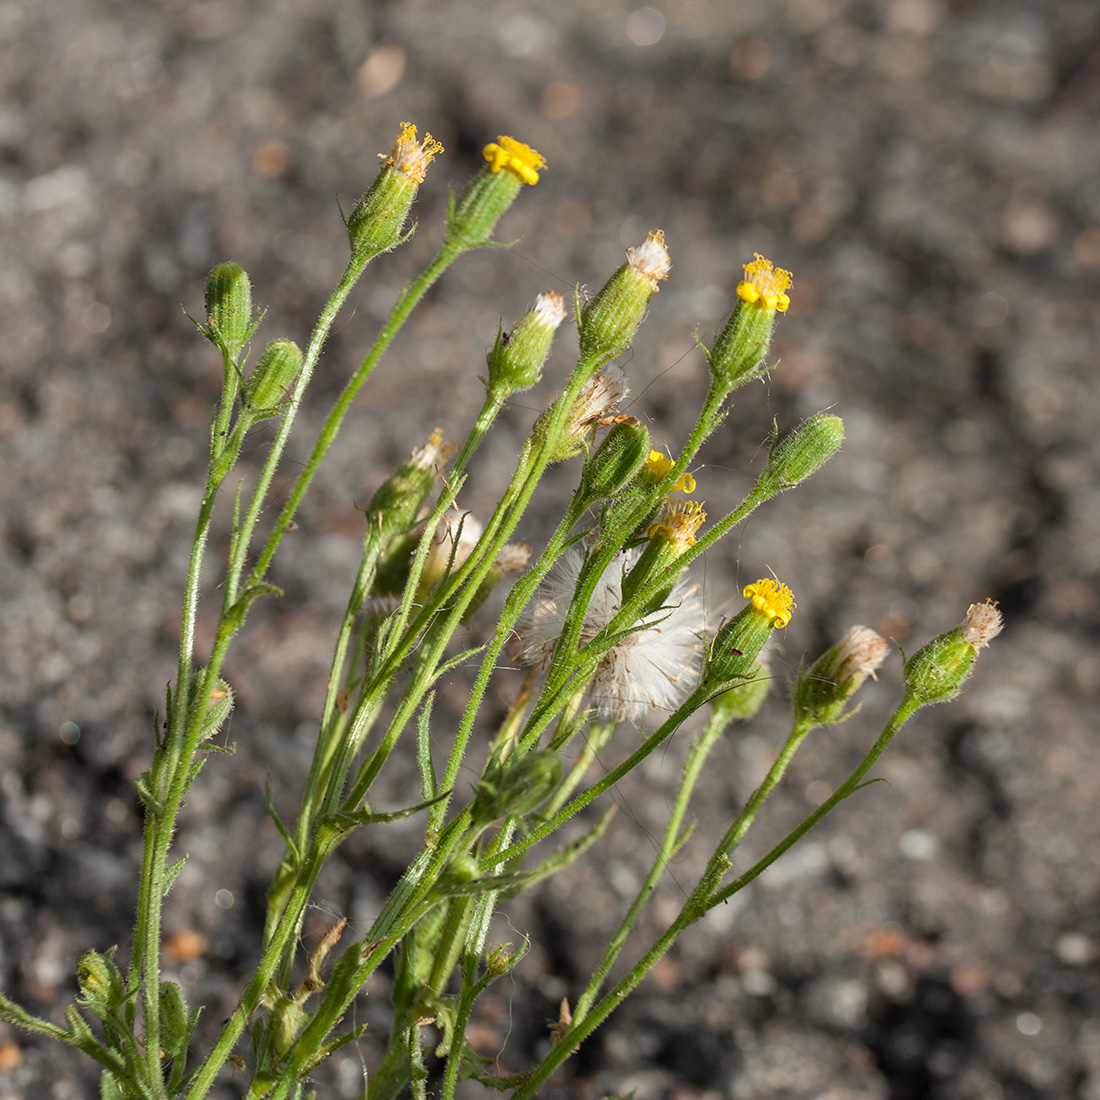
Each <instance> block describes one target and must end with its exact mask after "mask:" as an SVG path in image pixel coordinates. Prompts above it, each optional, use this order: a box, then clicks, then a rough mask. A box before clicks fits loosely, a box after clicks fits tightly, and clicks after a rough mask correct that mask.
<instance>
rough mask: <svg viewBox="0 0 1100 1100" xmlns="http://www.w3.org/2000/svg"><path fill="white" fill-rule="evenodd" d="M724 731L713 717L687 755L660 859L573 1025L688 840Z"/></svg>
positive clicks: (584, 1012) (595, 974) (722, 723)
mask: <svg viewBox="0 0 1100 1100" xmlns="http://www.w3.org/2000/svg"><path fill="white" fill-rule="evenodd" d="M725 728H726V723H725V721H723V720H720V719H718V718H714V717H712V718H711V720H710V722H708V723H707V726H706V728H705V729H704V730H703V732H702V733H701V734H700V735H699V736H698V737H696V738H695V740H694V741H693V743H692V746H691V750H690V752H689V753H688V758H687V762H686V763H685V765H684V776H683V780H682V781H681V783H680V789H679V790H678V791H677V792H676V801H675V803H674V805H673V807H672V813H671V814H670V815H669V819H668V825H667V826H666V828H665V835H664V838H663V839H662V841H661V846H660V848H659V849H658V851H657V857H656V859H654V861H653V866H652V867H651V868H650V870H649V874H648V875H647V876H646V879H645V882H643V883H642V886H641V888H640V889H639V890H638V893H637V896H636V897H635V898H634V901H633V903H632V904H631V906H630V908H629V909H628V910H627V913H626V916H624V917H623V919H622V922H621V923H620V924H619V927H618V930H617V931H616V932H615V935H614V936H613V937H612V939H611V943H610V944H608V947H607V950H606V951H605V952H604V955H603V958H602V959H601V960H600V962H599V965H598V966H597V967H596V969H595V971H594V972H593V974H592V978H591V980H590V981H589V983H588V986H587V988H586V989H585V991H584V993H583V994H581V997H580V998H579V1000H578V1001H577V1004H576V1006H575V1007H574V1009H573V1022H574V1023H578V1024H579V1023H580V1022H581V1021H583V1020H584V1018H585V1016H587V1015H588V1012H589V1010H590V1009H591V1007H592V1002H593V1001H594V1000H595V998H596V996H597V995H598V994H599V992H600V989H601V987H602V986H603V983H604V981H605V980H606V978H607V975H608V973H609V971H610V970H611V967H612V966H613V965H614V963H615V960H616V959H617V958H618V957H619V953H620V952H621V951H622V949H623V946H624V945H625V943H626V940H627V937H628V936H629V935H630V932H631V930H632V929H633V927H634V924H635V922H636V921H637V919H638V917H639V916H640V915H641V912H642V909H644V908H645V905H646V902H648V901H649V898H650V895H651V894H652V893H653V889H654V887H656V885H657V883H658V881H660V878H661V876H662V875H663V874H664V873H665V870H666V868H667V867H668V865H669V863H671V862H672V857H673V856H674V855H675V853H676V851H677V849H678V848H679V847H680V845H681V844H682V843H683V841H684V839H685V838H684V837H683V836H681V832H680V830H681V828H682V827H683V823H684V816H685V815H686V814H687V809H688V805H689V803H690V802H691V797H692V795H693V794H694V793H695V786H696V784H697V783H698V781H699V776H700V775H702V772H703V765H704V764H705V763H706V760H707V757H708V756H709V755H710V753H711V751H712V750H713V748H714V746H715V745H716V744H718V739H719V738H720V737H721V735H722V733H723V731H724V730H725Z"/></svg>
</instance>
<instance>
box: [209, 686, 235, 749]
mask: <svg viewBox="0 0 1100 1100" xmlns="http://www.w3.org/2000/svg"><path fill="white" fill-rule="evenodd" d="M232 710H233V689H232V688H231V687H230V686H229V685H228V684H227V683H226V682H225V681H224V680H219V681H218V684H217V687H215V688H214V689H213V690H212V691H211V692H210V699H209V701H208V703H207V707H206V714H205V716H204V717H203V720H202V739H203V740H204V741H209V740H210V738H211V737H213V736H214V735H215V734H216V733H217V732H218V730H220V729H221V728H222V726H223V725H224V724H225V720H226V719H227V718H228V717H229V715H230V712H231V711H232Z"/></svg>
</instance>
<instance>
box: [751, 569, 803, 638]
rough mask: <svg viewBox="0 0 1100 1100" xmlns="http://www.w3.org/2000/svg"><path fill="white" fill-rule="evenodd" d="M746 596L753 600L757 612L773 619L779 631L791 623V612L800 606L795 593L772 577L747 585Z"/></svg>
mask: <svg viewBox="0 0 1100 1100" xmlns="http://www.w3.org/2000/svg"><path fill="white" fill-rule="evenodd" d="M744 595H745V598H746V599H749V600H752V606H753V607H755V608H756V610H757V611H759V612H760V613H761V614H763V615H767V616H768V618H769V619H771V621H772V623H773V624H774V625H775V627H776V629H778V630H782V629H783V627H785V626H786V625H787V623H789V622H790V621H791V611H792V610H793V609H794V608H795V607H797V606H798V605H797V604H796V603H795V602H794V593H792V592H791V590H790V589H789V588H788V587H787V586H786V585H785V584H781V583H780V582H779V581H773V580H772V579H771V578H770V577H764V578H763V579H762V580H759V581H755V582H754V583H753V584H747V585H745V593H744Z"/></svg>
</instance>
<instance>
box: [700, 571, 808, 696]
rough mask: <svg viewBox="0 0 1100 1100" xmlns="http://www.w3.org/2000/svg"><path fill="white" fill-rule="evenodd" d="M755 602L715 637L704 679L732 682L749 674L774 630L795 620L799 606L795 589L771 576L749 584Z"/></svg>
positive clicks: (746, 587)
mask: <svg viewBox="0 0 1100 1100" xmlns="http://www.w3.org/2000/svg"><path fill="white" fill-rule="evenodd" d="M745 596H746V598H747V599H749V600H751V601H752V602H751V603H750V604H749V606H748V607H746V608H744V610H742V611H741V612H739V613H738V614H737V615H736V616H734V618H733V619H731V620H730V621H729V622H728V623H726V625H725V626H723V627H722V628H721V629H720V630H719V631H718V633H717V634H716V635H715V636H714V641H713V642H712V644H711V647H710V653H709V654H708V656H707V664H706V669H705V670H704V673H703V679H704V681H710V682H712V683H713V684H715V685H718V684H728V683H729V681H731V680H732V681H734V682H736V681H738V680H742V679H744V678H745V677H747V676H748V675H749V674H750V673H751V672H752V670H753V668H754V666H755V665H756V660H757V658H758V657H759V656H760V651H761V650H762V649H763V648H764V643H765V642H766V641H767V640H768V638H770V637H771V632H772V631H773V630H782V629H783V627H785V626H786V625H787V623H789V622H790V621H791V611H792V609H793V608H794V607H796V606H797V605H796V604H795V602H794V596H793V595H792V594H791V590H790V589H789V588H788V587H787V586H786V585H785V584H781V583H780V582H779V581H774V580H772V579H771V578H770V577H765V578H763V579H762V580H758V581H755V582H754V583H753V584H748V585H746V586H745Z"/></svg>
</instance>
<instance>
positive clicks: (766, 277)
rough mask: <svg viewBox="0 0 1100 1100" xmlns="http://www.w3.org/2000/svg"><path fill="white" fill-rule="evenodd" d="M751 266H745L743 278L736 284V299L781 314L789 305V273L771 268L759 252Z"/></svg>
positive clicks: (778, 268)
mask: <svg viewBox="0 0 1100 1100" xmlns="http://www.w3.org/2000/svg"><path fill="white" fill-rule="evenodd" d="M753 255H754V256H755V257H756V259H755V260H753V262H752V263H751V264H745V278H744V280H743V281H742V282H740V283H738V284H737V297H738V298H740V299H741V300H742V301H743V302H754V303H756V304H757V305H761V306H763V307H764V308H765V309H776V310H778V311H779V312H780V313H783V312H784V311H785V310H786V309H787V307H788V306H789V305H790V304H791V299H790V298H789V297H788V296H787V288H788V287H789V286H790V285H791V273H790V272H789V271H784V270H783V268H781V267H772V262H771V260H766V259H764V257H763V256H761V255H760V253H759V252H754V253H753Z"/></svg>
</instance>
